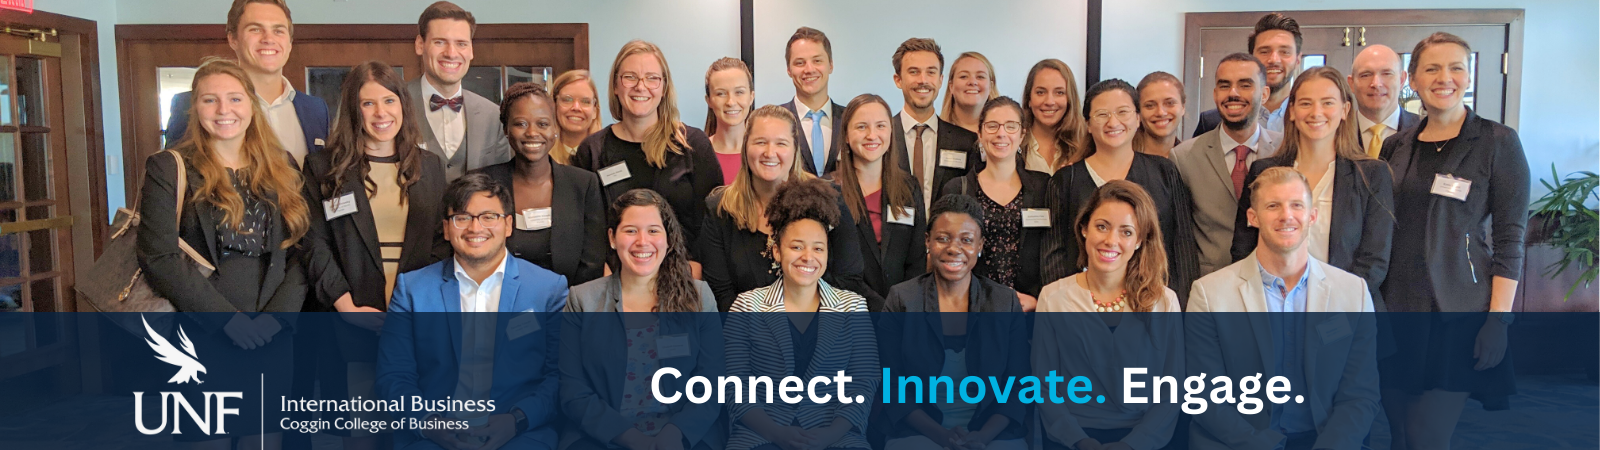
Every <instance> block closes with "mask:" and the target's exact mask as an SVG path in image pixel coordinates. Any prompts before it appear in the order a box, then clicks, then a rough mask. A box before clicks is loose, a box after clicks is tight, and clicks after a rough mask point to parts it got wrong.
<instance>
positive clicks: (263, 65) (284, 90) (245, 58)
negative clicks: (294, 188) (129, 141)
mask: <svg viewBox="0 0 1600 450" xmlns="http://www.w3.org/2000/svg"><path fill="white" fill-rule="evenodd" d="M226 29H227V31H228V46H229V47H232V48H233V53H234V56H235V57H236V58H238V61H239V67H243V68H244V71H245V73H246V74H249V75H250V83H251V84H254V85H255V88H256V97H259V98H260V99H261V105H262V109H263V111H262V112H264V113H266V115H267V124H269V125H272V132H273V134H274V135H276V136H277V137H278V143H279V144H281V145H283V149H284V151H287V152H289V154H290V155H294V161H295V163H297V164H299V163H304V162H305V159H306V153H309V152H316V151H320V150H322V146H323V144H324V143H325V141H326V140H327V139H328V125H329V123H330V121H329V120H328V104H327V103H326V102H323V101H322V99H320V98H317V97H315V96H311V95H307V94H306V93H304V92H298V91H295V90H294V86H293V85H290V84H289V78H288V77H285V76H283V66H284V64H285V63H288V62H289V50H291V49H292V48H293V47H294V39H293V33H294V22H293V21H291V20H290V18H289V6H288V5H285V4H284V3H283V0H234V1H233V7H231V8H229V9H228V24H227V26H226ZM191 102H192V100H191V99H190V95H189V93H188V92H184V93H181V94H178V95H174V96H172V117H171V119H169V120H167V130H166V134H165V136H166V148H172V147H173V146H175V145H176V144H177V143H178V142H179V141H181V140H183V136H184V134H185V133H187V132H188V131H189V109H190V103H191Z"/></svg>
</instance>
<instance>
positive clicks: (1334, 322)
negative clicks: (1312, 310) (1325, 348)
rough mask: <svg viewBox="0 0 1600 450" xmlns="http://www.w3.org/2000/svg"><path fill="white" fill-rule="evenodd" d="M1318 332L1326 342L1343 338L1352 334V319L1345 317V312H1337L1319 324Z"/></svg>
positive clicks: (1323, 341)
mask: <svg viewBox="0 0 1600 450" xmlns="http://www.w3.org/2000/svg"><path fill="white" fill-rule="evenodd" d="M1317 334H1319V335H1321V336H1322V343H1324V344H1327V343H1330V342H1333V341H1337V340H1339V339H1343V338H1344V337H1345V336H1349V335H1350V321H1349V320H1348V319H1345V318H1344V314H1335V315H1334V316H1333V317H1329V318H1328V320H1324V321H1322V323H1319V324H1317Z"/></svg>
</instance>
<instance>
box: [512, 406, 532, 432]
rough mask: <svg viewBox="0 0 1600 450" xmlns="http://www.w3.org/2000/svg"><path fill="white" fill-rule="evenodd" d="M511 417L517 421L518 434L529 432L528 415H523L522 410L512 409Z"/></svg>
mask: <svg viewBox="0 0 1600 450" xmlns="http://www.w3.org/2000/svg"><path fill="white" fill-rule="evenodd" d="M511 417H512V418H514V419H517V433H522V432H524V431H528V415H527V414H523V413H522V408H511Z"/></svg>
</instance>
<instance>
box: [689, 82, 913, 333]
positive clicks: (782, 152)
mask: <svg viewBox="0 0 1600 450" xmlns="http://www.w3.org/2000/svg"><path fill="white" fill-rule="evenodd" d="M749 123H750V125H749V127H748V129H747V130H746V131H745V135H744V136H745V141H744V148H743V149H744V150H743V151H744V161H743V164H740V167H739V175H738V176H737V177H734V179H733V184H730V185H728V186H727V187H724V188H720V189H717V190H716V191H714V192H712V194H711V196H710V198H707V199H706V200H705V202H706V213H705V223H704V224H702V225H701V226H700V238H699V242H697V243H696V244H695V252H694V253H695V257H696V258H698V259H699V260H700V264H701V267H703V268H704V270H703V271H702V275H704V279H705V281H706V283H707V284H710V285H711V291H712V292H714V293H715V294H716V296H717V307H718V309H720V310H722V311H727V310H728V308H729V307H730V306H732V305H733V301H734V299H735V298H737V297H738V295H739V294H740V293H742V292H745V291H749V290H752V289H756V288H760V287H764V286H771V285H772V283H773V282H774V281H777V280H778V274H777V263H775V262H773V261H774V258H773V257H772V255H771V252H770V251H769V248H770V247H771V242H772V241H771V239H770V238H769V236H770V235H771V234H772V228H771V226H770V225H769V224H768V223H767V217H766V209H767V207H768V206H770V202H771V201H772V198H773V196H774V195H776V193H777V191H778V188H779V187H780V186H783V185H784V184H786V183H788V182H791V181H802V180H810V179H815V178H816V177H815V176H813V175H811V174H810V173H807V172H806V171H805V170H804V169H802V168H801V166H800V165H799V163H798V161H797V160H796V159H797V158H799V157H801V155H802V153H800V151H799V149H800V147H799V146H797V145H794V129H795V118H794V114H790V113H789V110H787V109H783V107H780V106H777V105H767V106H763V107H761V108H760V109H757V110H756V111H755V112H753V113H751V114H750V122H749ZM835 189H837V187H835ZM836 192H837V191H836ZM835 195H836V197H835V198H836V199H837V203H838V206H839V211H840V214H839V226H837V227H835V228H833V229H831V230H828V241H829V246H828V249H829V251H831V252H832V254H837V255H847V256H845V257H839V258H828V270H827V271H826V272H824V275H823V279H824V280H827V281H828V283H829V284H831V285H833V286H834V287H837V288H839V289H844V290H847V291H851V292H855V293H858V294H861V296H862V297H865V298H866V299H867V305H868V307H869V308H871V310H873V311H877V310H878V308H879V307H881V306H882V305H883V297H882V296H879V295H878V294H877V293H876V292H874V291H872V289H871V288H869V287H868V286H867V283H866V281H865V280H864V279H862V276H861V259H860V258H858V257H856V256H857V255H860V254H861V247H860V245H861V244H860V241H859V240H858V239H859V238H858V237H856V222H855V220H854V219H852V218H851V217H850V214H849V211H850V210H849V209H848V208H847V206H846V205H845V203H844V200H843V199H842V198H839V197H838V194H835Z"/></svg>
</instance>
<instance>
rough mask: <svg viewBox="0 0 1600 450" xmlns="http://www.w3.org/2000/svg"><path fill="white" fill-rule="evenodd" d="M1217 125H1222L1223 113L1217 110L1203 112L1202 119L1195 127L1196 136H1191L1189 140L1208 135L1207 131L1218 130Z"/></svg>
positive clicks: (1201, 113) (1197, 121)
mask: <svg viewBox="0 0 1600 450" xmlns="http://www.w3.org/2000/svg"><path fill="white" fill-rule="evenodd" d="M1217 125H1222V112H1220V111H1217V109H1216V108H1211V109H1208V110H1205V111H1201V112H1200V118H1199V119H1196V122H1195V125H1194V134H1193V135H1190V136H1189V138H1190V139H1193V138H1197V137H1200V135H1202V134H1206V132H1207V131H1211V130H1215V129H1217Z"/></svg>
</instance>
